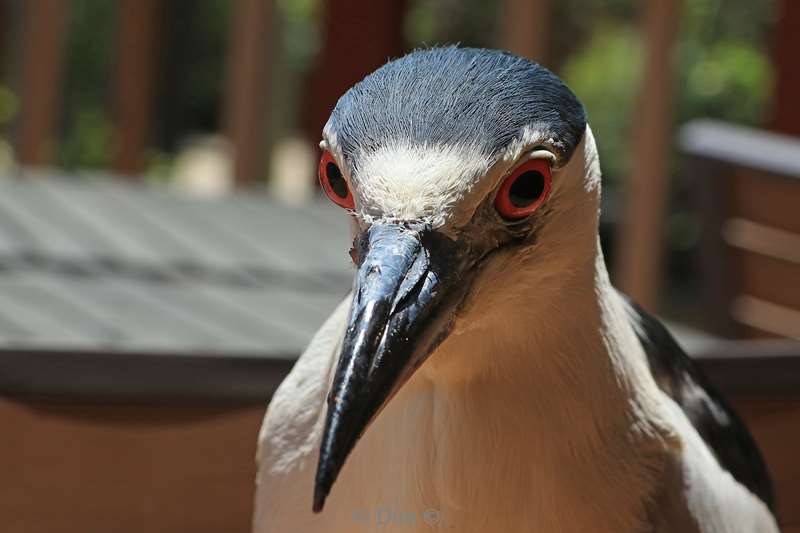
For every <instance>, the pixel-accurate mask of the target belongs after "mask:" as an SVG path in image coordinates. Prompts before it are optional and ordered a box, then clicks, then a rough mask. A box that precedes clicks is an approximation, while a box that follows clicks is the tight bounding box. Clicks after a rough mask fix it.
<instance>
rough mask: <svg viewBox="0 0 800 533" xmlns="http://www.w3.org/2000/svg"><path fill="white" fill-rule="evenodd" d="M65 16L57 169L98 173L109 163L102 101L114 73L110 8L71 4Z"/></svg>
mask: <svg viewBox="0 0 800 533" xmlns="http://www.w3.org/2000/svg"><path fill="white" fill-rule="evenodd" d="M69 13H70V17H69V23H68V27H67V36H66V46H65V50H64V64H65V69H64V73H63V96H62V99H63V100H62V110H63V111H62V120H61V123H62V127H61V130H62V131H61V133H60V135H59V139H60V143H59V145H58V146H57V157H58V160H57V163H58V164H59V165H61V166H64V167H67V168H78V167H89V168H102V167H106V166H107V165H108V162H109V158H110V154H109V148H110V145H111V114H110V105H108V104H109V102H108V98H109V92H110V88H111V87H110V81H111V79H112V74H113V67H114V63H113V60H114V55H113V54H114V44H115V42H114V36H115V32H116V24H115V22H116V5H115V2H104V1H98V0H73V1H72V2H70V9H69Z"/></svg>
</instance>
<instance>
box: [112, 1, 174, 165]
mask: <svg viewBox="0 0 800 533" xmlns="http://www.w3.org/2000/svg"><path fill="white" fill-rule="evenodd" d="M118 6H119V7H118V9H119V11H118V34H117V65H116V80H115V85H114V90H115V94H114V137H113V145H112V146H113V147H112V161H111V166H112V169H113V170H114V171H115V172H117V173H120V174H137V173H139V172H141V171H142V169H143V166H144V151H145V149H146V148H147V144H148V142H149V141H150V135H151V126H152V123H153V113H154V105H153V103H154V95H155V82H156V73H157V70H158V64H159V58H160V57H161V49H160V48H161V39H160V36H161V27H162V24H161V23H162V17H161V15H162V11H161V6H162V1H161V0H120V2H119V4H118Z"/></svg>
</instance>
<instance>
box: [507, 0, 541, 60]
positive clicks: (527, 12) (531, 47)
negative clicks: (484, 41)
mask: <svg viewBox="0 0 800 533" xmlns="http://www.w3.org/2000/svg"><path fill="white" fill-rule="evenodd" d="M500 16H501V19H500V20H501V23H500V28H499V29H500V36H499V40H498V42H499V45H500V47H501V48H502V49H504V50H508V51H509V52H513V53H515V54H517V55H519V56H522V57H527V58H528V59H533V60H534V61H537V62H538V63H541V64H545V63H547V44H548V36H549V31H548V30H549V28H550V25H549V24H548V22H549V17H550V0H505V2H504V5H503V9H502V10H501V15H500Z"/></svg>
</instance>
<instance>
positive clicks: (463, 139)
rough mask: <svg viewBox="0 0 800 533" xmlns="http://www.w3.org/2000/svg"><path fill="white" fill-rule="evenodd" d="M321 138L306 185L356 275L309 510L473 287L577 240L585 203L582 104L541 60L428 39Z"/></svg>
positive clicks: (504, 289)
mask: <svg viewBox="0 0 800 533" xmlns="http://www.w3.org/2000/svg"><path fill="white" fill-rule="evenodd" d="M321 147H322V150H323V153H322V158H321V161H320V165H319V177H320V181H321V184H322V186H323V188H324V189H325V192H326V193H327V194H328V196H329V197H330V198H331V200H332V201H333V202H335V203H336V204H338V205H340V206H341V207H343V208H345V209H347V210H348V211H350V213H351V214H352V217H353V222H354V224H353V225H354V228H355V230H356V231H355V239H354V241H353V247H352V250H351V256H352V258H353V262H354V263H355V265H356V268H357V272H356V275H355V284H354V287H353V297H352V298H353V300H352V304H351V307H350V313H349V318H348V322H347V329H346V332H345V334H344V338H343V340H342V344H341V353H340V355H339V361H338V365H337V368H336V371H335V375H334V379H333V383H332V385H331V389H330V391H329V395H328V410H327V416H326V420H325V428H324V434H323V440H322V444H321V449H320V456H319V465H318V469H317V477H316V487H315V494H314V510H315V511H317V512H318V511H320V510H321V509H322V507H323V505H324V501H325V498H326V497H327V495H328V493H329V491H330V489H331V486H332V485H333V482H334V481H335V479H336V476H337V475H338V473H339V470H340V469H341V467H342V466H343V464H344V461H345V459H346V458H347V456H348V454H349V453H350V452H351V450H352V449H353V447H354V446H355V444H356V441H357V440H358V439H359V438H360V436H361V435H362V434H363V432H364V431H365V430H366V429H367V426H368V425H369V424H370V422H371V421H372V420H373V419H374V418H375V417H376V416H377V414H378V413H379V412H380V410H381V409H382V407H383V406H384V405H385V404H386V403H387V402H388V401H389V400H390V399H391V398H392V396H393V395H394V394H395V393H396V392H397V391H398V390H399V389H400V388H401V387H402V386H403V385H404V383H405V382H406V381H407V380H408V379H409V377H410V376H411V375H412V374H413V373H414V372H415V370H416V369H417V368H419V367H420V365H422V364H423V363H424V362H425V360H426V358H427V357H428V356H429V355H430V354H431V352H433V351H434V349H435V348H436V347H437V346H438V345H439V344H440V343H442V342H443V341H445V340H446V339H447V337H448V335H451V333H452V329H453V324H454V322H455V320H456V318H457V317H458V315H459V313H462V312H463V310H464V307H465V305H466V302H467V301H468V300H469V298H467V296H468V294H469V293H470V292H472V293H474V292H475V289H476V285H478V284H483V285H488V284H497V286H493V287H491V288H492V289H493V290H491V291H488V292H491V294H492V295H493V297H494V298H514V296H515V293H517V292H519V291H520V290H523V287H521V286H520V285H519V284H517V283H515V282H514V281H512V280H510V279H506V280H498V279H497V276H494V277H492V276H488V277H487V276H486V272H487V271H491V270H494V271H495V272H497V271H498V269H501V270H502V269H504V268H505V269H508V268H509V265H510V262H511V263H513V262H519V261H528V262H531V263H532V264H535V263H536V262H537V261H541V258H542V257H543V256H548V257H550V258H552V257H553V256H555V255H558V253H557V250H558V249H559V246H561V247H562V248H563V246H564V244H563V241H565V240H569V239H571V238H577V237H575V236H576V235H578V234H588V233H593V234H594V235H593V236H591V238H594V239H596V230H597V228H596V224H597V222H596V219H597V209H598V199H599V171H598V170H597V161H596V153H595V149H594V143H593V140H592V138H591V133H590V131H589V130H588V129H587V126H586V117H585V113H584V109H583V106H582V105H581V103H580V102H579V101H578V99H577V98H576V97H575V95H574V94H573V93H572V92H571V91H570V90H569V89H568V88H567V87H566V86H565V85H564V84H563V83H562V82H561V80H559V79H558V78H557V77H556V76H555V75H554V74H552V73H551V72H549V71H548V70H546V69H545V68H543V67H541V66H539V65H537V64H535V63H532V62H530V61H528V60H526V59H522V58H519V57H516V56H513V55H510V54H506V53H501V52H497V51H491V50H476V49H465V48H456V47H449V48H438V49H431V50H422V51H417V52H414V53H412V54H410V55H408V56H405V57H403V58H401V59H398V60H396V61H393V62H391V63H388V64H387V65H385V66H383V67H382V68H380V69H379V70H377V71H376V72H374V73H373V74H371V75H369V76H368V77H367V78H365V79H364V80H363V81H361V82H360V83H358V84H357V85H356V86H354V87H353V88H352V89H350V90H349V91H348V92H347V93H346V94H345V95H344V96H343V97H342V98H341V99H340V100H339V102H338V104H337V105H336V107H335V109H334V111H333V113H332V114H331V117H330V120H329V121H328V123H327V125H326V126H325V130H324V140H323V141H322V143H321ZM556 241H560V242H556ZM548 243H551V244H552V245H551V246H550V247H549V248H548V246H547V244H548ZM481 278H483V279H481ZM501 285H502V286H501ZM524 290H528V286H527V285H526V286H525V287H524ZM534 290H535V288H534ZM484 292H487V291H484Z"/></svg>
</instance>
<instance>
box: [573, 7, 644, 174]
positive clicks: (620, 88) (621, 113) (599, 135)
mask: <svg viewBox="0 0 800 533" xmlns="http://www.w3.org/2000/svg"><path fill="white" fill-rule="evenodd" d="M641 53H642V50H641V44H640V41H639V36H638V34H637V33H636V31H635V29H634V28H633V27H631V26H626V25H621V24H616V25H615V24H612V23H609V22H606V23H604V24H602V25H600V26H598V27H597V28H596V30H595V31H594V32H593V33H592V35H591V36H590V38H589V40H588V42H587V43H586V45H585V47H584V49H583V50H582V51H581V52H580V53H578V54H575V55H574V56H573V57H572V58H570V59H569V60H568V61H567V62H566V64H565V65H564V67H563V68H562V70H561V75H562V77H563V79H564V81H565V82H566V83H567V85H569V86H570V87H571V88H572V89H573V90H574V91H575V93H576V94H577V95H578V98H580V99H581V100H582V101H583V104H584V105H585V106H586V111H587V113H588V115H589V122H590V124H591V125H592V131H593V132H594V135H595V139H596V140H597V146H598V150H599V152H600V161H602V163H603V172H604V177H605V179H606V182H611V181H616V180H620V179H622V177H623V176H624V173H625V171H626V170H627V164H628V155H629V151H630V148H629V140H630V117H631V113H632V111H633V106H634V104H635V100H636V94H637V89H638V81H639V77H640V72H641Z"/></svg>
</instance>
